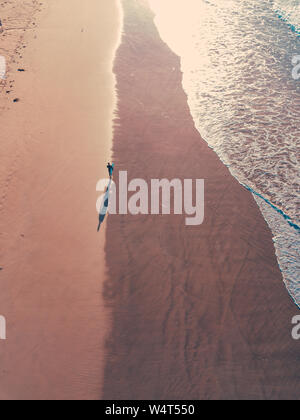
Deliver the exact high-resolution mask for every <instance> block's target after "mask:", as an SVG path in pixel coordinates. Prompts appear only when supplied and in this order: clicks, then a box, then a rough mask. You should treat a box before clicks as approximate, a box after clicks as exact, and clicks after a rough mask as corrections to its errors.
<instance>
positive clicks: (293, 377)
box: [103, 0, 300, 399]
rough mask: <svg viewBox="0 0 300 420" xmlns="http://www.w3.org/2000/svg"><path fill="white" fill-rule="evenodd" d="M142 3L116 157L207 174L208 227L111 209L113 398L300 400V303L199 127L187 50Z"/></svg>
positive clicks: (127, 50) (162, 173) (123, 50)
mask: <svg viewBox="0 0 300 420" xmlns="http://www.w3.org/2000/svg"><path fill="white" fill-rule="evenodd" d="M142 3H143V2H142V0H139V1H138V2H136V1H135V0H123V5H124V8H125V26H124V30H125V35H124V37H123V42H122V45H121V47H120V49H119V51H118V54H117V60H116V67H115V69H116V72H117V81H118V83H117V88H118V92H119V98H120V103H119V121H118V122H119V124H120V125H119V126H118V128H117V131H116V134H115V138H114V160H115V162H116V165H117V169H118V170H128V176H129V179H133V178H143V179H145V180H147V181H148V182H150V179H151V178H159V179H161V178H164V177H165V178H167V179H170V180H171V179H173V178H181V179H184V178H193V179H195V178H199V179H202V178H203V179H205V182H206V190H205V194H206V196H205V197H206V198H205V213H206V217H205V222H204V224H203V225H201V226H199V227H186V226H185V223H184V216H130V215H129V216H110V217H109V219H108V230H107V234H108V237H107V245H106V252H107V259H108V265H109V280H108V281H107V282H106V285H105V299H106V302H107V305H109V306H110V307H111V308H112V310H113V328H112V331H111V333H110V336H109V339H108V341H107V346H108V350H109V359H108V363H107V366H106V374H105V381H104V393H103V395H104V398H108V399H128V398H130V399H185V398H186V399H202V398H207V399H217V398H221V399H230V398H233V399H237V398H240V399H243V398H244V399H276V398H286V399H291V398H297V399H299V397H300V394H299V389H300V386H299V385H300V367H299V354H300V353H299V351H300V342H299V341H294V340H292V337H291V329H292V326H291V320H292V317H293V316H295V315H299V309H298V308H297V307H296V306H295V305H294V304H293V302H292V300H291V298H290V297H289V295H288V293H287V291H286V289H285V287H284V283H283V280H282V276H281V273H280V270H279V268H278V264H277V261H276V257H275V252H274V246H273V242H272V237H271V233H270V231H269V229H268V227H267V225H266V222H265V220H264V219H263V217H262V215H261V213H260V212H259V209H258V207H257V205H256V203H255V202H254V199H253V197H252V195H251V194H250V193H249V192H248V191H246V190H244V189H243V188H242V187H241V186H240V184H239V183H238V182H237V181H236V180H235V179H234V178H233V177H232V176H231V175H230V173H229V171H228V170H227V168H226V167H225V166H224V165H223V164H222V163H221V162H220V160H219V159H218V157H217V155H216V154H215V153H214V152H213V151H212V150H211V149H209V148H208V146H207V144H206V143H205V142H204V141H203V140H202V139H201V137H200V135H199V133H198V132H197V131H196V130H195V128H194V124H193V120H192V118H191V115H190V112H189V109H188V105H187V98H186V95H185V94H184V92H183V89H182V84H181V80H182V74H181V72H180V62H179V59H178V57H176V56H175V55H174V54H173V53H172V52H171V51H170V49H169V48H168V47H167V46H166V45H165V44H164V43H163V42H162V41H161V39H160V37H159V35H158V33H157V30H156V28H155V27H154V24H153V16H152V14H151V13H150V11H149V9H148V8H147V6H142V5H141V4H142ZM171 16H172V15H171V13H170V19H171ZM116 181H117V178H116Z"/></svg>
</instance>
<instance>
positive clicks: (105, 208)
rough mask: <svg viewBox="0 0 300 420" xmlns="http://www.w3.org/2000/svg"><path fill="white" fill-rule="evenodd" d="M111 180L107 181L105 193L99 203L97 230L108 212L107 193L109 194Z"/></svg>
mask: <svg viewBox="0 0 300 420" xmlns="http://www.w3.org/2000/svg"><path fill="white" fill-rule="evenodd" d="M111 182H112V180H110V181H109V183H108V186H107V188H106V190H105V195H104V197H103V200H102V204H101V210H100V212H99V225H98V229H97V231H98V232H99V231H100V228H101V225H102V223H103V222H104V219H105V216H106V214H107V212H108V206H109V194H110V187H111Z"/></svg>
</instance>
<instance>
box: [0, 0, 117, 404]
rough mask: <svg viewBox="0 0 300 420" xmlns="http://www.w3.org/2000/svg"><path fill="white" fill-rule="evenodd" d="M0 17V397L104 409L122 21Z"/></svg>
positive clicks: (83, 16)
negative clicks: (109, 210) (106, 187)
mask: <svg viewBox="0 0 300 420" xmlns="http://www.w3.org/2000/svg"><path fill="white" fill-rule="evenodd" d="M0 18H1V20H2V24H3V30H4V31H3V33H2V34H1V43H0V54H1V55H4V56H5V57H6V60H7V70H8V72H7V78H6V79H5V80H2V81H1V89H2V90H1V103H0V109H1V111H0V126H1V145H0V148H1V172H0V182H1V260H0V266H1V268H2V270H1V272H0V276H1V277H0V287H1V293H0V314H1V315H4V316H5V318H6V321H7V340H6V341H0V398H1V399H99V398H100V396H101V384H102V372H103V360H104V348H103V342H104V339H105V334H106V332H107V328H108V325H109V315H108V312H107V311H106V310H105V308H104V306H103V299H102V286H103V281H104V278H105V260H104V241H105V225H104V226H103V229H102V230H101V232H100V234H97V221H98V220H97V214H96V211H95V203H96V199H97V193H96V183H97V181H98V179H100V178H102V177H104V176H106V167H105V166H106V162H107V160H108V159H109V158H110V149H111V141H112V112H113V109H114V105H115V93H114V84H115V80H114V77H113V73H112V62H113V58H114V53H115V49H116V47H117V44H118V41H119V35H120V34H119V32H120V25H121V22H120V10H119V9H118V5H117V2H116V1H109V2H108V1H100V2H99V1H98V0H90V1H89V2H86V3H85V4H84V5H83V3H82V1H80V0H64V1H61V0H54V1H53V0H52V1H51V2H48V1H46V2H43V3H40V2H37V1H26V2H25V1H20V0H18V1H8V2H1V9H0ZM18 69H20V70H21V69H22V70H25V71H22V72H20V71H18ZM15 99H17V100H18V102H13V101H14V100H15Z"/></svg>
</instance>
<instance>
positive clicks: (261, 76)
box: [149, 0, 300, 306]
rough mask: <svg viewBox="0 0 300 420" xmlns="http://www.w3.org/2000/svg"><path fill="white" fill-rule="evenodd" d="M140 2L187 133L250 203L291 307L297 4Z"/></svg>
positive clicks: (298, 272)
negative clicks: (172, 65)
mask: <svg viewBox="0 0 300 420" xmlns="http://www.w3.org/2000/svg"><path fill="white" fill-rule="evenodd" d="M149 2H150V5H151V7H152V9H153V11H154V12H155V14H156V25H157V27H158V29H159V32H160V34H161V37H162V38H163V40H164V41H165V42H166V43H167V44H168V45H169V46H170V47H171V48H172V49H173V51H174V52H175V53H176V54H178V55H179V56H180V57H181V65H182V71H183V74H184V78H183V85H184V89H185V91H186V93H187V94H188V100H189V106H190V109H191V113H192V116H193V118H194V121H195V124H196V127H197V129H198V130H199V132H200V133H201V135H202V137H203V138H204V139H205V140H206V141H207V143H208V144H209V146H210V147H212V148H213V149H214V150H215V151H216V153H217V154H218V155H219V157H220V158H221V160H222V161H223V162H224V164H226V165H227V166H228V167H229V169H230V171H231V173H232V174H233V176H235V177H236V178H237V179H238V180H239V182H240V183H241V184H243V185H244V186H245V187H246V188H248V189H249V190H250V191H251V192H252V193H253V195H254V197H255V199H256V201H257V204H258V206H259V207H260V209H261V211H262V213H263V215H264V217H265V219H266V221H267V223H268V225H269V226H270V228H271V230H272V233H273V240H274V244H275V249H276V255H277V258H278V262H279V266H280V268H281V270H282V273H283V279H284V282H285V284H286V287H287V289H288V291H289V293H290V295H291V296H292V298H293V299H294V301H295V303H296V304H297V305H298V306H300V162H299V160H300V69H298V68H297V67H296V64H297V63H298V62H300V58H299V57H298V56H300V0H247V1H245V0H185V1H183V0H163V1H162V0H149ZM297 57H298V58H299V61H297V60H298V58H297ZM298 76H299V77H298Z"/></svg>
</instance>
